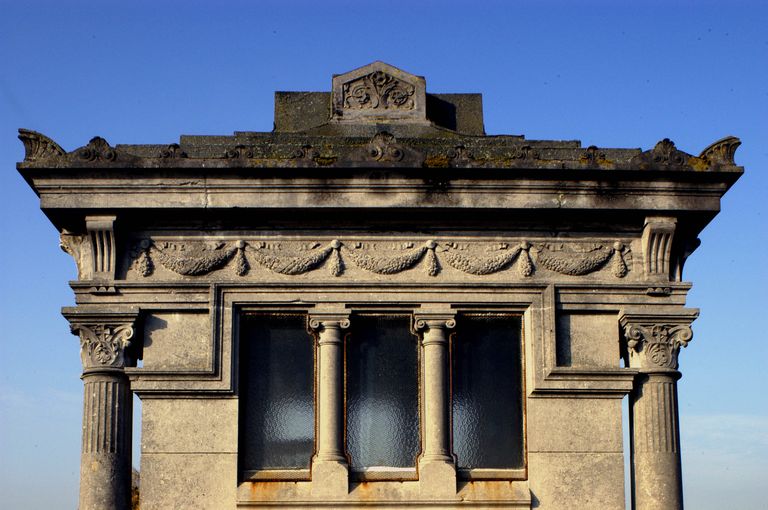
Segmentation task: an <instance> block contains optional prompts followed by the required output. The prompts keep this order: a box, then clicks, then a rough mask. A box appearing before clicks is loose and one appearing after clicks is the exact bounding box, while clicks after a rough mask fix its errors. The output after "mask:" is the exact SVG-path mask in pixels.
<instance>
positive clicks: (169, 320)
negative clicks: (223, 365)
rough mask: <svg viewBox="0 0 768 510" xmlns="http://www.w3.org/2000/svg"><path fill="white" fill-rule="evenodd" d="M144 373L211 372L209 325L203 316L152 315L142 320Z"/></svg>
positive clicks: (182, 314)
mask: <svg viewBox="0 0 768 510" xmlns="http://www.w3.org/2000/svg"><path fill="white" fill-rule="evenodd" d="M143 357H144V360H143V368H144V369H145V370H153V371H154V370H161V371H165V370H173V371H179V370H182V371H205V370H210V369H211V359H212V340H211V324H210V318H209V316H208V314H207V313H201V312H154V313H151V314H149V315H147V316H146V317H145V319H144V356H143Z"/></svg>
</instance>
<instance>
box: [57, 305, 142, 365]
mask: <svg viewBox="0 0 768 510" xmlns="http://www.w3.org/2000/svg"><path fill="white" fill-rule="evenodd" d="M63 314H64V316H65V317H66V318H67V319H68V320H69V323H70V329H71V330H72V334H74V335H77V336H79V337H80V359H81V361H82V363H83V369H84V370H94V369H99V368H125V367H126V366H127V365H129V364H130V362H131V360H130V356H129V355H128V352H129V351H128V348H129V347H130V346H131V339H132V338H133V336H134V324H135V322H136V319H137V317H138V315H139V312H138V309H135V308H134V309H129V310H121V311H110V312H98V311H88V310H85V311H84V310H80V309H78V308H65V309H64V310H63Z"/></svg>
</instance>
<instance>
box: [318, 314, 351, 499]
mask: <svg viewBox="0 0 768 510" xmlns="http://www.w3.org/2000/svg"><path fill="white" fill-rule="evenodd" d="M309 326H310V328H312V329H313V330H315V331H316V332H317V344H318V346H317V367H318V377H317V381H318V384H317V452H316V453H315V457H314V459H313V460H312V493H313V495H316V496H321V497H339V496H345V495H346V494H347V492H348V489H349V483H348V474H349V466H348V464H347V457H346V455H344V352H343V349H344V341H343V338H342V330H343V329H346V328H348V327H349V319H348V318H347V317H346V316H341V315H313V316H312V317H311V319H310V321H309Z"/></svg>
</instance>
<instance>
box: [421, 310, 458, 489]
mask: <svg viewBox="0 0 768 510" xmlns="http://www.w3.org/2000/svg"><path fill="white" fill-rule="evenodd" d="M455 326H456V321H455V319H454V315H453V314H439V313H436V314H419V315H417V316H416V318H415V321H414V329H415V330H416V331H417V332H420V333H421V345H422V348H423V360H424V365H423V366H424V370H423V380H422V387H423V388H424V389H423V393H424V401H423V409H424V411H423V420H424V421H423V430H424V433H423V437H424V447H423V452H422V455H421V457H420V458H419V490H420V492H421V494H422V496H424V497H453V496H455V495H456V466H455V464H454V460H453V456H452V455H451V448H450V444H451V443H450V426H451V415H450V409H451V407H450V401H449V399H450V388H449V384H450V382H449V381H450V379H449V367H448V330H450V329H452V328H454V327H455Z"/></svg>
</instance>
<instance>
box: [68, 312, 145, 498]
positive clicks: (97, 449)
mask: <svg viewBox="0 0 768 510" xmlns="http://www.w3.org/2000/svg"><path fill="white" fill-rule="evenodd" d="M64 316H65V317H66V318H67V319H68V320H69V322H70V325H71V329H72V333H73V334H76V335H78V336H79V337H80V357H81V360H82V363H83V375H82V379H83V386H84V399H83V439H82V449H81V457H80V499H79V505H78V508H79V510H107V509H109V510H128V509H130V508H131V428H132V421H133V405H132V404H133V401H132V397H131V389H130V383H129V381H128V377H127V376H126V375H125V371H124V368H125V367H126V365H130V364H131V362H132V359H131V356H130V351H129V350H128V347H129V346H130V345H131V341H130V340H131V338H132V337H133V334H134V323H135V321H136V318H137V317H138V310H136V309H132V310H127V311H124V312H114V311H112V312H109V313H98V312H88V311H85V312H84V311H82V310H80V309H78V308H65V309H64Z"/></svg>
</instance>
